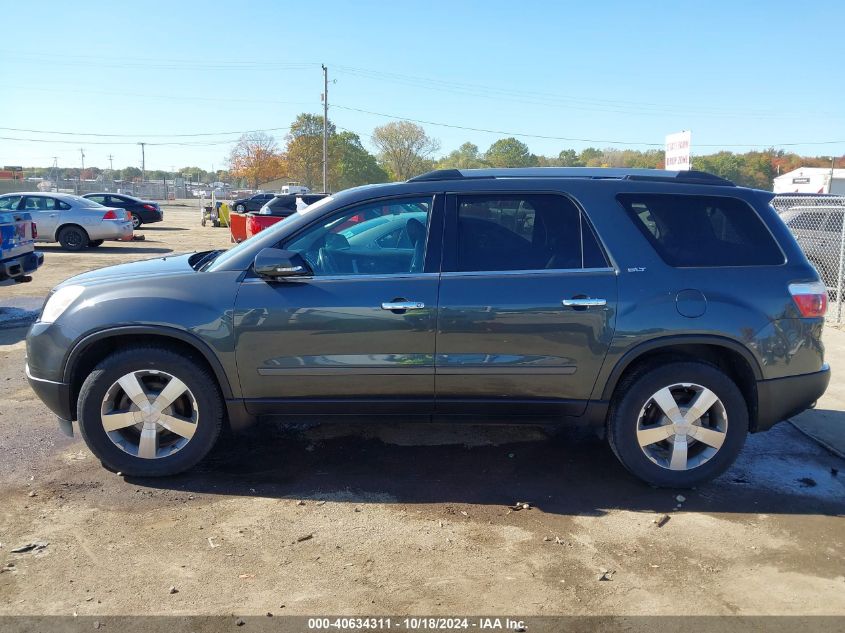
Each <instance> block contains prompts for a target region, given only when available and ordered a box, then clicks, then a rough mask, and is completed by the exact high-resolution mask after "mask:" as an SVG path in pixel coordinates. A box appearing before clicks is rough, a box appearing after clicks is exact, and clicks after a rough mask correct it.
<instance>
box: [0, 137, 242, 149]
mask: <svg viewBox="0 0 845 633" xmlns="http://www.w3.org/2000/svg"><path fill="white" fill-rule="evenodd" d="M0 140H4V141H22V142H26V143H71V144H74V145H75V144H77V143H79V140H78V139H77V140H75V141H71V140H64V139H49V138H19V137H14V136H0ZM237 140H238V139H229V140H227V141H197V142H193V143H192V142H178V141H173V142H170V143H147V145H157V146H163V145H172V146H182V147H210V146H212V145H229V144H231V143H236V142H237ZM83 142H84V143H85V144H86V145H137V144H138V143H137V142H135V141H83Z"/></svg>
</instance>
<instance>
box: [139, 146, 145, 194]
mask: <svg viewBox="0 0 845 633" xmlns="http://www.w3.org/2000/svg"><path fill="white" fill-rule="evenodd" d="M138 145H140V146H141V185H142V186H143V184H144V181H145V180H146V179H147V164H146V156H145V152H144V146H145V145H146V143H138Z"/></svg>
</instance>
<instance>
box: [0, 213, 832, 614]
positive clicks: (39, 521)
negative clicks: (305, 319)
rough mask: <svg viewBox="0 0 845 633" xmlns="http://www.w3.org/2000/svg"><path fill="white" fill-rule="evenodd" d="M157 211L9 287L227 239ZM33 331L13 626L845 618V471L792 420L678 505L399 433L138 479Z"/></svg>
mask: <svg viewBox="0 0 845 633" xmlns="http://www.w3.org/2000/svg"><path fill="white" fill-rule="evenodd" d="M166 214H167V215H166V218H167V219H166V222H165V223H164V225H163V226H161V227H160V228H156V227H149V228H143V229H142V230H141V231H140V232H142V233H144V234H146V236H147V241H146V242H144V243H134V244H116V245H114V246H107V247H105V246H104V247H103V248H101V249H99V250H98V251H94V252H90V253H83V254H67V253H61V252H59V251H57V250H56V249H52V248H50V247H47V248H45V249H44V251H45V252H46V254H47V255H46V263H45V266H44V269H43V270H41V271H39V272H38V274H37V275H36V277H35V280H34V281H33V282H32V283H30V284H25V285H18V286H14V287H6V288H2V289H0V292H3V293H4V295H3V296H4V297H32V298H33V299H35V298H39V297H43V295H44V293H46V292H47V290H49V287H51V286H52V285H53V284H55V283H57V282H58V281H60V280H62V279H63V278H65V277H67V276H68V275H71V274H73V273H75V272H79V271H82V270H87V269H89V268H92V267H96V266H101V265H108V264H111V263H117V262H119V261H127V260H129V259H138V258H141V257H149V256H156V255H158V254H164V253H166V252H170V251H171V249H172V250H176V251H181V250H192V249H206V248H219V247H225V246H227V245H228V233H227V232H226V230H225V229H212V228H210V227H206V228H201V227H199V226H198V222H197V219H198V211H196V210H195V209H194V208H191V209H181V210H180V209H179V208H173V207H171V208H167V209H166ZM25 334H26V330H25V328H11V329H10V328H6V329H0V386H2V387H3V389H2V391H0V615H10V614H56V615H71V614H74V613H77V614H79V615H80V616H86V615H104V616H105V615H139V614H174V615H175V614H195V613H201V614H230V613H239V614H243V615H263V614H265V613H267V612H271V613H274V614H277V615H282V614H326V613H332V614H362V615H366V614H442V615H452V614H499V615H520V614H521V615H553V614H601V615H613V614H618V615H635V614H690V615H691V614H734V615H737V614H830V615H845V522H843V514H845V462H843V460H841V459H839V458H837V457H834V456H833V455H831V454H830V453H828V452H826V451H825V450H824V449H822V448H821V447H819V446H818V445H816V444H815V443H814V442H813V441H811V440H810V439H808V438H807V437H806V436H804V435H803V434H801V433H800V432H799V431H797V430H796V429H795V428H794V427H793V426H792V425H790V424H789V423H783V424H781V425H779V426H777V427H775V429H773V430H772V431H771V432H769V433H765V434H761V435H757V436H752V437H750V438H749V440H748V442H747V443H746V446H745V449H744V451H743V453H742V455H741V458H740V460H739V461H738V463H737V464H736V465H735V466H734V468H732V469H731V470H730V471H729V472H728V473H726V474H725V475H724V476H722V477H721V478H719V479H718V480H717V481H715V482H713V483H711V484H708V485H706V486H702V487H701V488H699V489H697V490H693V491H685V492H683V493H681V494H682V497H677V495H678V492H677V491H671V490H658V489H653V488H650V487H648V486H645V485H643V484H640V483H639V482H638V481H636V480H634V479H633V478H631V477H630V476H629V475H627V474H626V473H625V472H624V470H623V469H622V468H621V466H619V465H618V464H617V462H616V460H615V459H614V458H613V456H612V454H611V453H610V451H609V449H608V448H607V447H606V445H605V444H604V443H603V442H601V441H599V440H597V439H592V438H590V437H588V436H582V435H581V434H578V433H575V432H572V433H569V434H565V435H563V436H559V437H554V438H550V437H548V436H547V435H546V434H545V433H544V432H542V431H541V430H539V429H533V428H518V427H507V426H505V427H492V428H489V427H485V428H479V427H474V426H461V427H444V426H439V425H438V426H425V425H412V424H405V423H402V422H401V421H397V422H396V423H392V424H373V425H369V426H366V427H351V426H347V425H322V426H313V427H301V428H284V429H280V428H275V427H270V428H268V427H265V428H258V429H254V430H253V431H251V432H250V433H248V434H246V435H243V436H238V437H234V438H231V437H227V438H225V439H224V440H223V441H221V443H220V445H219V446H218V448H217V449H216V450H215V452H214V453H213V454H212V456H211V457H210V458H209V459H207V460H206V461H205V462H204V463H203V464H201V465H200V466H199V467H198V468H197V469H195V470H193V471H192V472H190V473H187V474H184V475H181V476H177V477H170V478H165V479H156V480H144V479H133V478H128V477H123V476H120V475H118V474H114V473H111V472H109V471H107V470H105V469H104V468H102V466H101V465H100V464H99V462H98V461H97V460H96V459H95V458H94V457H93V456H92V455H91V453H90V452H89V451H88V450H87V448H86V447H85V445H84V444H83V443H82V441H81V440H80V439H78V438H76V439H69V438H66V437H64V436H62V435H60V434H59V433H58V431H57V428H56V424H55V420H54V418H53V416H52V415H51V414H50V413H49V411H48V410H47V409H46V408H45V407H44V406H43V405H42V404H41V403H40V401H38V400H37V399H36V398H35V396H34V394H33V393H32V392H31V391H30V389H29V388H28V386H27V384H26V382H25V379H24V376H23V363H24V343H23V338H24V336H25ZM516 502H527V503H528V504H530V506H529V508H528V509H520V510H516V511H515V510H513V509H511V508H510V507H509V506H512V505H513V504H515V503H516ZM664 513H665V514H667V515H668V516H669V520H668V522H666V523H665V524H663V525H662V527H658V525H657V524H656V523H655V522H654V521H655V519H657V518H658V517H660V516H661V515H662V514H664ZM34 542H42V543H48V545H46V546H45V547H42V548H40V549H37V550H35V551H30V552H26V553H12V552H11V550H12V549H13V548H16V547H18V546H20V545H23V544H26V543H34ZM600 577H603V578H605V580H599V578H600ZM171 587H173V588H175V590H176V591H175V592H174V593H171Z"/></svg>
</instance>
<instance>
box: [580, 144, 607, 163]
mask: <svg viewBox="0 0 845 633" xmlns="http://www.w3.org/2000/svg"><path fill="white" fill-rule="evenodd" d="M603 159H604V152H603V151H601V150H600V149H596V148H595V147H588V148H587V149H584V150H581V153H580V154H579V155H578V160H580V161H581V164H582V165H584V166H586V167H601V166H602V161H603Z"/></svg>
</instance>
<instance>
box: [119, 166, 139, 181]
mask: <svg viewBox="0 0 845 633" xmlns="http://www.w3.org/2000/svg"><path fill="white" fill-rule="evenodd" d="M140 177H141V170H140V169H138V168H137V167H124V168H123V169H122V170H120V178H121V180H129V181H131V180H134V179H135V178H140Z"/></svg>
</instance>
